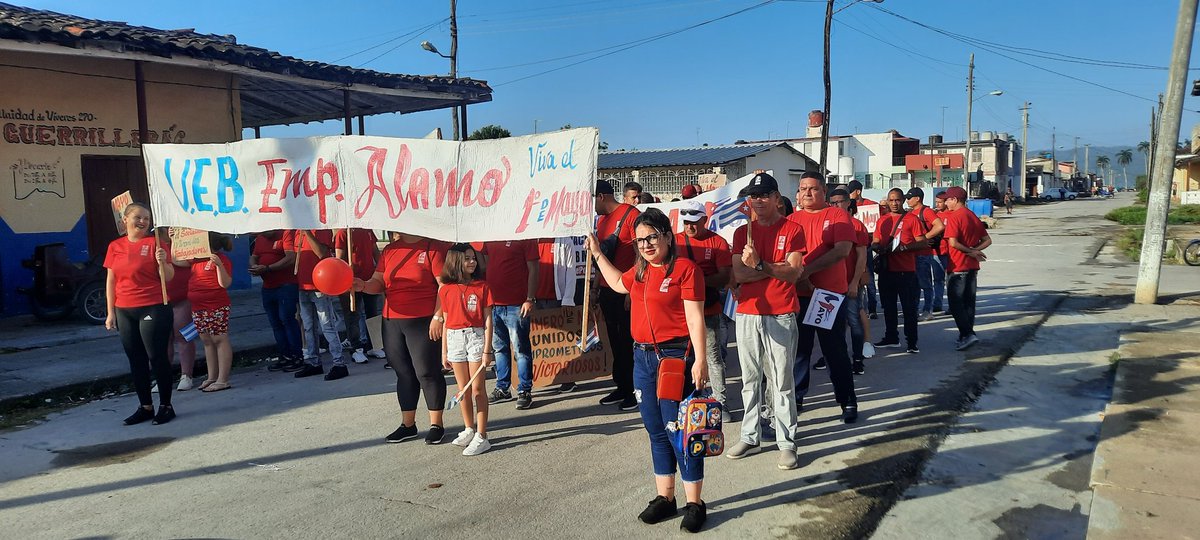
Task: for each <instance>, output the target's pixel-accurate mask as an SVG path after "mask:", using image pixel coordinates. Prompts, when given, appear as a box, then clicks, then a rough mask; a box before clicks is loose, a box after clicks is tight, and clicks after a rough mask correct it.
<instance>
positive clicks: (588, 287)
mask: <svg viewBox="0 0 1200 540" xmlns="http://www.w3.org/2000/svg"><path fill="white" fill-rule="evenodd" d="M591 312H592V250H590V249H589V250H587V265H585V266H584V267H583V317H582V318H583V329H582V330H580V331H579V348H580V349H584V350H587V347H586V345H587V339H588V314H589V313H591Z"/></svg>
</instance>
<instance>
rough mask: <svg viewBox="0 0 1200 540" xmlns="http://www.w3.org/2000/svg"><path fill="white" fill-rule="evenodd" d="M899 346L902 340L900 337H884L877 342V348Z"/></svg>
mask: <svg viewBox="0 0 1200 540" xmlns="http://www.w3.org/2000/svg"><path fill="white" fill-rule="evenodd" d="M899 346H900V340H899V339H898V338H892V339H888V338H883V339H881V340H879V341H877V342H875V348H876V349H879V348H887V347H899Z"/></svg>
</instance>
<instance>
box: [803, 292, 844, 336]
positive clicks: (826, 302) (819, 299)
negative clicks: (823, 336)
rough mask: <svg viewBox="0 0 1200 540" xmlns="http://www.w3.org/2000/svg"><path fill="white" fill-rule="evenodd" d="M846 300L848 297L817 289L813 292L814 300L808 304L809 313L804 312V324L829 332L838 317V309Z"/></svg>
mask: <svg viewBox="0 0 1200 540" xmlns="http://www.w3.org/2000/svg"><path fill="white" fill-rule="evenodd" d="M845 300H846V295H844V294H838V293H835V292H831V291H827V290H825V289H816V290H814V291H813V295H812V300H809V302H808V311H805V312H804V320H803V321H802V322H803V323H804V324H807V325H809V326H815V327H817V328H823V329H825V330H829V329H831V328H833V319H834V318H835V317H837V312H838V309H840V308H841V307H842V302H843V301H845Z"/></svg>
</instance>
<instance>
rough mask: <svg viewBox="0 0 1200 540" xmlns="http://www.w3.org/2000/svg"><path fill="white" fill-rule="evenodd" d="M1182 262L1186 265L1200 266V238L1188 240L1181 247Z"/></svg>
mask: <svg viewBox="0 0 1200 540" xmlns="http://www.w3.org/2000/svg"><path fill="white" fill-rule="evenodd" d="M1183 262H1185V263H1187V264H1188V266H1200V238H1197V239H1195V240H1192V241H1191V242H1188V245H1187V247H1185V248H1183Z"/></svg>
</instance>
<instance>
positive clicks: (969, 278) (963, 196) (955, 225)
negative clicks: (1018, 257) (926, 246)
mask: <svg viewBox="0 0 1200 540" xmlns="http://www.w3.org/2000/svg"><path fill="white" fill-rule="evenodd" d="M966 204H967V190H965V189H963V188H960V187H958V186H955V187H952V188H950V189H947V190H946V208H947V209H949V216H948V223H947V224H946V241H947V242H948V243H949V244H950V278H949V280H948V282H947V283H946V289H947V291H946V292H947V293H949V301H950V313H951V314H952V315H954V324H955V326H957V327H958V342H957V343H955V349H957V350H960V351H961V350H965V349H967V348H969V347H970V346H972V345H974V344H976V343H979V338H978V337H976V336H975V286H976V275H977V274H978V273H979V263H980V262H982V261H986V260H987V256H986V255H984V254H983V250H985V249H987V247H988V246H990V245H992V238H991V237H990V236H988V233H987V229H985V228H983V223H982V222H981V221H979V218H978V217H977V216H976V215H975V213H974V212H972V211H970V210H969V209H967V206H966Z"/></svg>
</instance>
